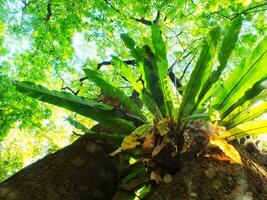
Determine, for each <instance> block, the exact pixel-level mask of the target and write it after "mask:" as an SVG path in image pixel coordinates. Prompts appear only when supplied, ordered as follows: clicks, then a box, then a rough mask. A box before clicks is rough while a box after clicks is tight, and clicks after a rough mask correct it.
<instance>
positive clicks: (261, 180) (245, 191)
mask: <svg viewBox="0 0 267 200" xmlns="http://www.w3.org/2000/svg"><path fill="white" fill-rule="evenodd" d="M239 152H240V153H241V155H242V157H243V158H242V160H243V164H242V165H239V164H234V163H230V162H231V161H230V160H229V158H227V157H226V156H224V155H221V154H212V155H210V156H209V157H207V156H202V157H199V158H196V159H193V160H191V161H189V162H185V163H184V164H183V166H182V168H181V169H180V170H179V171H178V172H176V173H175V175H174V177H173V181H172V182H171V183H169V184H162V185H160V186H159V187H158V188H157V189H156V190H155V192H153V193H152V194H151V196H150V197H149V198H148V199H149V200H165V199H168V200H177V199H181V200H213V199H214V200H217V199H218V200H266V199H267V173H266V172H267V171H266V160H267V157H266V154H265V155H264V154H257V156H258V157H257V158H256V154H254V155H252V154H248V153H247V152H246V151H245V150H244V149H242V148H240V147H239ZM259 161H260V162H259Z"/></svg>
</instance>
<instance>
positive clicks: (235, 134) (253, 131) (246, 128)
mask: <svg viewBox="0 0 267 200" xmlns="http://www.w3.org/2000/svg"><path fill="white" fill-rule="evenodd" d="M264 133H267V120H255V121H249V122H246V123H244V124H240V125H238V126H236V127H235V128H232V129H230V130H229V131H228V135H224V136H223V138H226V139H227V140H228V141H231V140H234V139H236V138H238V139H239V138H242V137H245V136H251V135H259V134H264Z"/></svg>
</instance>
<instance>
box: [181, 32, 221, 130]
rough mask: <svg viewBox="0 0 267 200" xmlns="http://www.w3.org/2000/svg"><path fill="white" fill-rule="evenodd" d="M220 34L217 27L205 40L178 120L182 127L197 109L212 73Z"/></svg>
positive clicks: (184, 96) (188, 84) (185, 93)
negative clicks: (200, 92) (197, 102)
mask: <svg viewBox="0 0 267 200" xmlns="http://www.w3.org/2000/svg"><path fill="white" fill-rule="evenodd" d="M218 35H219V29H218V28H215V29H213V30H212V31H210V33H209V36H208V37H207V38H206V39H205V40H204V42H203V46H202V50H201V53H200V56H199V58H198V61H197V63H196V65H195V67H194V70H193V72H192V74H191V76H190V79H189V82H188V83H187V88H186V90H185V92H184V95H183V100H182V103H181V106H180V110H179V116H178V122H179V124H181V127H182V128H183V127H184V124H185V121H184V120H185V119H186V118H188V116H189V115H191V114H193V112H194V111H195V110H196V108H197V106H196V105H195V103H196V99H197V97H198V94H199V91H200V90H201V89H202V87H203V85H204V84H205V83H206V81H207V79H208V77H209V74H210V73H211V70H212V61H213V56H214V53H215V50H216V46H217V43H218Z"/></svg>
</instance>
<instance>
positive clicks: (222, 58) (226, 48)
mask: <svg viewBox="0 0 267 200" xmlns="http://www.w3.org/2000/svg"><path fill="white" fill-rule="evenodd" d="M241 26H242V17H241V15H240V16H238V17H237V18H236V19H235V20H234V21H233V22H232V24H231V25H230V27H229V29H228V30H227V33H226V35H225V37H224V38H223V41H222V45H221V48H220V51H219V55H218V60H219V63H220V65H219V66H218V68H217V69H216V70H215V71H213V72H212V73H211V75H210V77H209V78H208V80H207V81H206V83H205V85H204V86H203V88H202V90H201V91H200V93H199V96H198V100H197V103H196V107H198V105H199V104H200V103H201V101H202V100H203V98H204V97H205V96H206V98H204V99H207V98H208V97H209V94H213V92H211V93H208V91H209V90H210V89H211V88H212V91H214V90H215V89H216V88H214V87H216V85H214V83H216V82H217V81H218V79H219V77H220V76H221V73H222V71H223V70H224V69H225V67H226V65H227V61H228V59H229V58H230V55H231V53H232V51H233V49H234V47H235V44H236V41H237V39H238V35H239V33H240V30H241ZM212 86H213V87H212Z"/></svg>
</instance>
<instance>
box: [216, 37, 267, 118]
mask: <svg viewBox="0 0 267 200" xmlns="http://www.w3.org/2000/svg"><path fill="white" fill-rule="evenodd" d="M266 63H267V37H265V38H264V39H263V40H262V41H261V42H260V43H259V45H258V46H257V47H256V48H255V49H254V51H253V52H252V55H251V56H249V57H248V58H247V59H246V60H245V61H244V62H243V63H242V64H241V65H240V67H237V68H235V70H234V71H233V72H232V73H231V75H230V76H229V78H228V79H227V80H225V83H224V85H222V86H221V87H220V88H219V89H218V90H217V92H216V97H215V99H214V101H213V102H212V106H213V108H214V109H216V110H219V111H220V112H221V113H223V112H225V111H226V110H227V109H229V107H230V106H231V105H233V104H234V103H235V102H236V101H238V99H239V98H240V97H242V96H243V95H244V94H245V92H246V91H247V90H248V89H250V88H251V87H252V86H253V85H254V84H255V83H256V82H257V81H259V80H261V79H262V78H263V77H265V76H266V75H267V71H266Z"/></svg>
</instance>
